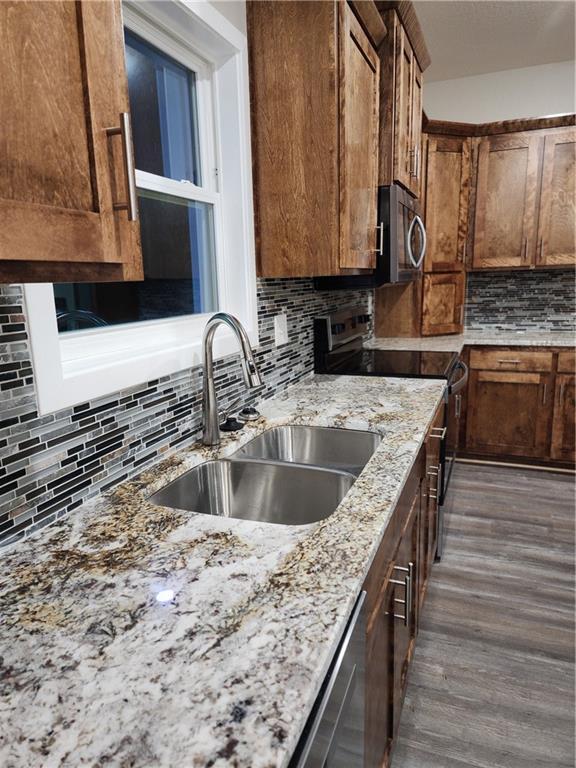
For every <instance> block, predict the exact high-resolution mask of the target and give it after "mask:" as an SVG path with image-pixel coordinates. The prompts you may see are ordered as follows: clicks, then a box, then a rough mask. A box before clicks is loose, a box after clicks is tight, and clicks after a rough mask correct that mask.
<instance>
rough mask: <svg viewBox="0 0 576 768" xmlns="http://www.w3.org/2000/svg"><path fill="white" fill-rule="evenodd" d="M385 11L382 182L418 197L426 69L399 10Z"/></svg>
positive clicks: (382, 83) (381, 82)
mask: <svg viewBox="0 0 576 768" xmlns="http://www.w3.org/2000/svg"><path fill="white" fill-rule="evenodd" d="M378 5H379V7H383V6H384V5H386V4H382V3H378ZM381 12H382V17H383V19H384V23H385V24H386V27H387V29H388V35H387V36H386V38H385V40H384V42H383V43H382V45H381V46H380V48H379V51H378V53H379V56H380V67H381V74H380V99H381V102H382V105H383V108H382V110H381V113H380V173H379V181H380V184H392V183H393V182H398V183H399V184H402V186H404V187H405V188H406V189H407V190H409V191H410V192H412V194H413V195H414V196H415V197H418V196H419V193H420V179H421V174H422V151H421V138H422V86H423V75H422V67H421V66H420V63H419V62H418V58H417V56H416V54H415V52H414V49H413V46H412V44H411V42H410V38H409V35H408V33H407V31H406V28H405V26H404V25H403V23H402V21H401V19H400V16H399V15H398V11H397V10H396V9H389V10H382V11H381ZM426 57H427V52H426ZM426 61H428V60H427V59H426Z"/></svg>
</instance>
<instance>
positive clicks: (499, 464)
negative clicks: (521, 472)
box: [456, 459, 576, 475]
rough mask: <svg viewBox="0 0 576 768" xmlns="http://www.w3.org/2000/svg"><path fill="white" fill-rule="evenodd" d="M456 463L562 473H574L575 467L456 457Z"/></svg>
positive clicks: (575, 471)
mask: <svg viewBox="0 0 576 768" xmlns="http://www.w3.org/2000/svg"><path fill="white" fill-rule="evenodd" d="M456 461H457V462H458V464H485V465H487V466H490V467H513V468H514V469H535V470H538V472H560V473H561V474H564V475H574V474H576V469H571V468H568V467H551V466H550V465H549V464H516V463H513V462H511V461H498V460H496V459H456Z"/></svg>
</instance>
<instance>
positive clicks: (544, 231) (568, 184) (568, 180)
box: [536, 128, 576, 266]
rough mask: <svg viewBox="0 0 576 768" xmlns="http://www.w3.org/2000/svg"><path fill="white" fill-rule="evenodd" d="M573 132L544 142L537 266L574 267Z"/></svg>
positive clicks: (575, 180) (575, 157) (563, 132)
mask: <svg viewBox="0 0 576 768" xmlns="http://www.w3.org/2000/svg"><path fill="white" fill-rule="evenodd" d="M575 197H576V128H568V129H566V130H561V131H556V132H554V133H549V134H548V135H547V136H546V137H545V139H544V150H543V162H542V193H541V198H540V215H539V218H538V244H537V249H536V264H538V265H539V266H561V265H573V264H576V200H575Z"/></svg>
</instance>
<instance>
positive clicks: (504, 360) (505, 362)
mask: <svg viewBox="0 0 576 768" xmlns="http://www.w3.org/2000/svg"><path fill="white" fill-rule="evenodd" d="M498 362H499V363H500V364H501V365H520V363H521V362H522V360H508V359H507V358H502V359H499V360H498Z"/></svg>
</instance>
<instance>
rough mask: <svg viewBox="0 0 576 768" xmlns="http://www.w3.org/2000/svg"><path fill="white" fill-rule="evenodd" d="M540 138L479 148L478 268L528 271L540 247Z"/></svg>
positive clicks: (500, 140) (496, 141) (527, 136)
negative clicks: (538, 224) (507, 268)
mask: <svg viewBox="0 0 576 768" xmlns="http://www.w3.org/2000/svg"><path fill="white" fill-rule="evenodd" d="M539 147H540V135H539V134H538V133H531V132H528V131H526V132H524V133H518V134H508V135H504V136H488V137H485V138H483V139H481V140H480V142H479V145H478V168H477V187H476V218H475V227H474V256H473V262H472V265H473V267H474V268H482V269H493V268H495V267H527V266H528V265H529V264H530V263H531V262H532V261H533V260H534V250H535V247H536V246H535V243H536V224H535V222H536V220H537V192H538V164H539Z"/></svg>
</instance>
